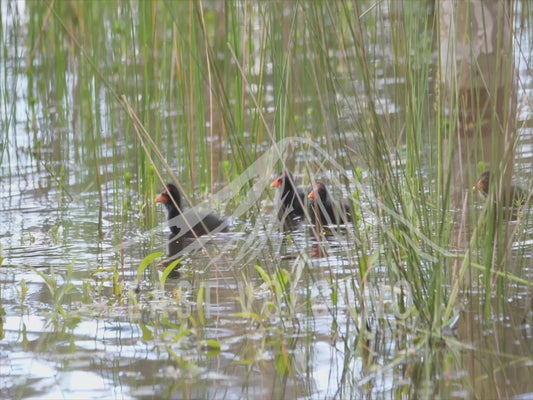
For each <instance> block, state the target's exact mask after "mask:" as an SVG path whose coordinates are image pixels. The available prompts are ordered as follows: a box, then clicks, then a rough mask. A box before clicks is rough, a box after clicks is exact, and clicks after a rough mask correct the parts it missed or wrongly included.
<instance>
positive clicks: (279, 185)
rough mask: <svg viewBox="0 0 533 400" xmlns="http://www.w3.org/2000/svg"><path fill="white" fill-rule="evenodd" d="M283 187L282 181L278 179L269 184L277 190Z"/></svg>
mask: <svg viewBox="0 0 533 400" xmlns="http://www.w3.org/2000/svg"><path fill="white" fill-rule="evenodd" d="M282 185H283V179H282V178H281V177H280V178H278V179H276V180H275V181H274V182H272V183H271V184H270V187H273V188H277V187H281V186H282Z"/></svg>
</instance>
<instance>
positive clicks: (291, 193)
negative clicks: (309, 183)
mask: <svg viewBox="0 0 533 400" xmlns="http://www.w3.org/2000/svg"><path fill="white" fill-rule="evenodd" d="M270 187H273V188H281V197H280V202H281V204H280V206H279V210H278V218H279V220H280V221H284V220H285V219H288V220H289V221H299V220H301V219H302V217H303V216H304V214H305V207H306V205H307V199H306V197H305V190H304V189H303V188H301V187H297V186H296V184H295V183H294V178H293V177H292V174H291V173H290V172H289V171H285V172H283V173H282V174H281V175H280V176H279V177H278V178H277V179H276V180H275V181H274V182H272V183H271V184H270Z"/></svg>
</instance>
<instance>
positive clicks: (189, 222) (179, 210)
mask: <svg viewBox="0 0 533 400" xmlns="http://www.w3.org/2000/svg"><path fill="white" fill-rule="evenodd" d="M155 202H156V203H163V204H164V205H165V207H166V209H167V212H168V222H169V226H170V232H171V233H170V236H169V242H168V245H169V246H168V253H169V256H173V255H175V254H177V253H178V252H179V251H181V250H182V249H183V248H184V247H185V244H188V243H191V242H192V241H194V238H197V237H198V236H202V235H205V234H208V233H216V232H224V231H227V229H228V223H227V221H225V220H223V219H220V218H218V217H217V216H216V215H214V214H209V213H206V212H204V211H201V210H194V209H190V208H189V209H186V210H184V209H183V207H182V205H181V194H180V192H179V190H178V188H177V187H176V186H175V185H174V184H172V183H168V184H167V185H166V188H165V190H163V192H162V193H161V194H160V195H159V196H157V198H156V199H155Z"/></svg>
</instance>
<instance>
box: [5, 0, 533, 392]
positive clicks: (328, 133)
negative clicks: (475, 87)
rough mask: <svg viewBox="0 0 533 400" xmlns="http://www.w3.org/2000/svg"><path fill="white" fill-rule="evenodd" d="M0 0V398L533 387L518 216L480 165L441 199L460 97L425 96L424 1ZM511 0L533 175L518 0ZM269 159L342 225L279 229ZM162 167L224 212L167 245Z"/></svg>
mask: <svg viewBox="0 0 533 400" xmlns="http://www.w3.org/2000/svg"><path fill="white" fill-rule="evenodd" d="M1 7H2V13H1V14H2V20H1V24H2V25H1V29H0V43H1V44H2V49H3V54H4V57H3V58H2V63H1V66H0V68H1V72H2V79H0V95H1V98H2V100H3V101H2V109H1V111H0V122H1V125H2V134H1V135H2V143H1V147H0V165H1V169H0V187H1V188H2V193H3V195H2V199H1V201H0V204H2V211H1V212H2V213H3V214H4V216H2V225H3V226H2V228H1V230H0V238H1V242H0V244H1V246H2V247H0V250H1V253H0V266H1V268H0V351H1V352H2V354H5V355H6V359H7V356H8V355H9V357H14V356H15V357H16V355H17V354H22V357H20V358H17V359H15V360H14V361H13V360H12V359H11V361H7V364H6V365H7V367H6V368H5V369H4V368H2V370H1V371H0V377H1V380H0V381H1V382H2V384H1V386H0V389H1V390H2V393H6V396H8V397H11V398H25V397H31V396H32V395H34V394H35V393H36V392H37V391H40V393H47V394H50V395H51V396H53V395H55V394H62V395H63V396H64V397H68V396H69V395H72V394H77V395H79V393H80V391H84V392H83V393H90V395H91V396H92V397H94V396H96V395H102V396H104V397H117V398H123V397H135V398H148V397H150V398H151V397H152V396H153V395H154V393H155V394H157V395H161V396H163V397H168V398H178V397H179V398H181V397H184V398H198V397H209V398H212V397H228V398H233V397H252V396H255V397H265V398H283V397H286V398H295V397H304V398H305V397H309V398H332V397H338V398H358V397H378V398H380V397H404V396H413V397H414V396H417V397H422V398H428V397H441V398H452V397H480V398H484V397H487V396H492V395H494V394H495V393H497V394H498V396H500V397H513V396H520V395H527V394H528V393H529V394H530V393H532V392H533V387H532V386H531V382H529V379H528V376H529V375H531V368H532V360H533V354H532V348H533V346H532V343H533V330H532V318H533V313H532V310H531V301H532V294H533V283H532V282H533V280H532V279H531V273H532V268H531V259H532V254H533V252H532V250H531V249H532V247H531V243H532V240H533V238H532V237H531V236H532V226H531V212H530V210H529V208H528V207H523V209H522V210H521V212H520V213H519V215H517V216H516V218H514V219H511V220H510V219H508V218H503V215H504V213H505V211H504V207H499V203H498V201H493V199H494V198H495V197H494V196H493V194H494V193H493V192H496V189H491V191H490V192H489V196H488V200H486V199H484V198H481V197H480V198H477V197H476V196H472V195H471V193H470V190H469V189H470V188H471V187H472V186H473V185H475V184H476V182H477V180H478V179H477V177H476V178H475V179H474V180H473V182H472V183H471V184H470V186H469V187H468V188H467V189H466V190H463V191H462V192H461V199H460V201H459V202H457V201H455V200H454V191H457V185H458V183H457V181H455V180H454V179H455V176H454V174H453V170H454V168H455V167H456V168H459V166H455V165H453V164H454V158H453V152H454V148H453V145H452V146H451V148H452V150H451V151H449V153H450V154H448V152H447V150H446V146H447V143H449V142H453V141H454V140H455V138H456V135H457V131H458V129H459V128H458V127H459V125H460V121H459V120H460V115H461V112H462V108H461V107H463V108H464V105H462V104H455V103H452V105H451V106H446V105H445V104H446V102H445V101H444V94H443V93H441V91H440V90H439V89H438V86H439V85H438V79H437V78H438V77H437V74H438V72H437V71H438V65H437V63H438V62H439V61H437V60H436V58H438V56H437V55H436V42H437V41H438V40H437V39H438V38H436V37H435V35H436V34H437V33H436V32H437V20H438V16H437V13H438V12H439V10H438V6H437V5H436V4H434V3H433V2H431V1H424V0H419V1H391V2H387V1H382V2H375V1H362V2H359V1H354V2H340V1H338V2H337V1H334V2H329V1H328V2H319V1H308V2H289V3H284V2H241V1H226V2H219V1H213V2H200V1H190V2H186V1H166V0H159V1H139V2H103V1H102V2H85V1H42V2H27V3H20V2H4V3H2V5H1ZM513 7H514V10H513V11H514V14H513V15H514V18H515V20H513V21H512V24H513V27H514V32H513V34H514V40H515V42H516V43H515V48H517V49H520V51H517V54H518V55H517V56H516V57H515V58H516V60H517V61H516V62H517V69H518V75H519V79H518V81H519V88H518V101H517V104H518V109H517V111H516V114H517V115H518V116H519V118H518V123H517V133H518V134H517V137H518V139H517V149H518V151H517V158H516V161H515V172H516V173H515V176H516V177H517V179H518V180H520V181H521V183H523V185H524V186H525V187H532V186H533V182H531V176H532V175H531V165H530V158H531V154H530V153H531V150H530V148H531V142H532V140H533V132H532V131H531V128H530V125H531V123H530V122H531V99H530V92H531V79H530V75H531V68H530V63H531V57H532V54H531V53H528V52H527V51H530V50H528V49H526V47H527V46H523V45H522V43H529V42H530V41H531V37H532V33H533V32H532V24H531V22H532V21H533V19H532V18H533V14H532V11H533V10H531V8H530V4H529V3H528V2H516V3H513ZM509 96H511V95H510V94H509ZM506 100H510V99H506ZM493 134H495V133H493ZM485 161H486V160H484V159H475V160H474V159H469V160H468V162H469V163H470V164H471V165H472V167H471V168H472V169H473V168H477V166H478V165H479V166H480V168H479V173H480V175H481V172H483V171H484V170H485V168H486V167H485V166H484V162H485ZM492 168H494V165H493V166H492ZM280 171H292V173H293V175H294V177H295V181H297V182H301V183H302V184H303V185H304V186H305V187H306V189H307V188H308V189H309V191H310V190H311V188H312V187H313V186H314V185H315V184H316V183H317V182H325V184H326V186H327V187H328V189H329V190H330V192H331V195H332V196H333V198H335V199H341V198H343V199H346V201H347V209H349V210H350V213H351V214H350V215H351V219H352V222H350V223H347V224H346V225H343V226H334V227H331V226H330V227H328V226H316V225H313V224H310V223H309V221H308V218H307V217H309V215H307V216H304V218H303V220H304V221H303V222H302V223H300V224H299V225H296V226H295V227H291V229H287V230H285V229H282V228H283V224H282V223H280V221H279V219H278V215H277V214H278V213H277V210H276V206H275V204H276V200H277V199H275V196H276V194H275V190H273V189H272V188H270V182H272V180H273V179H274V178H275V177H277V176H278V175H279V173H280ZM502 176H503V175H502ZM491 179H492V178H491ZM167 182H175V183H177V184H178V186H179V187H180V190H181V192H182V194H183V204H184V206H185V207H186V208H188V209H190V210H193V211H194V212H198V213H201V212H203V210H205V209H209V210H216V211H217V212H218V213H219V214H221V215H225V216H226V218H227V220H228V222H229V223H230V225H231V231H230V232H227V233H217V234H216V235H214V236H213V237H209V236H205V237H202V238H201V240H198V241H196V240H195V241H193V242H192V244H191V246H190V247H187V248H185V250H184V249H183V248H180V251H181V252H180V253H179V254H177V255H176V254H175V256H176V257H175V259H174V260H171V261H170V262H165V260H164V257H162V255H163V249H164V244H165V242H166V238H167V235H168V227H167V225H166V215H165V213H164V212H162V211H161V210H160V209H158V208H157V207H156V205H155V198H156V196H157V194H158V193H159V192H160V191H161V190H162V188H163V187H164V186H165V184H166V183H167ZM498 187H499V186H498ZM459 189H461V188H459ZM472 193H473V192H472ZM496 199H498V197H497V196H496ZM339 204H340V203H339ZM502 210H503V211H502ZM339 221H340V220H339ZM465 221H466V223H465ZM318 225H320V224H318ZM498 232H505V234H503V233H502V234H501V235H499V234H498ZM458 238H464V240H462V239H458ZM496 238H497V239H496ZM501 238H504V239H501ZM193 250H194V251H193ZM24 357H26V358H30V359H31V358H36V359H37V361H35V363H37V364H39V366H46V368H47V369H49V370H50V371H51V373H50V374H46V373H40V374H38V375H35V376H32V375H31V373H30V371H31V368H32V366H31V365H29V362H28V361H27V360H26V361H25V360H24V359H23V358H24ZM74 358H76V360H74ZM124 360H127V361H124ZM74 361H76V362H74ZM124 365H129V367H124ZM527 370H529V371H530V373H527ZM524 371H526V373H524ZM56 374H59V375H63V374H64V376H65V377H67V376H69V377H70V376H73V377H77V378H80V377H82V379H83V378H86V379H87V380H88V382H95V384H94V385H88V386H87V387H85V386H83V385H82V387H81V388H80V387H73V386H71V385H70V386H69V384H68V383H56V380H55V378H51V377H54V376H55V375H56ZM76 374H78V375H76ZM28 376H29V377H28ZM78 380H79V379H78Z"/></svg>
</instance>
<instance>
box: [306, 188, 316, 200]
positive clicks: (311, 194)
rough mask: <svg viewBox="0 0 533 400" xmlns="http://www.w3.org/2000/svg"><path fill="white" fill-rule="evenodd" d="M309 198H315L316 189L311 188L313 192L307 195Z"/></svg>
mask: <svg viewBox="0 0 533 400" xmlns="http://www.w3.org/2000/svg"><path fill="white" fill-rule="evenodd" d="M307 198H308V199H311V200H314V199H315V189H313V190H311V193H309V196H307Z"/></svg>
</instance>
